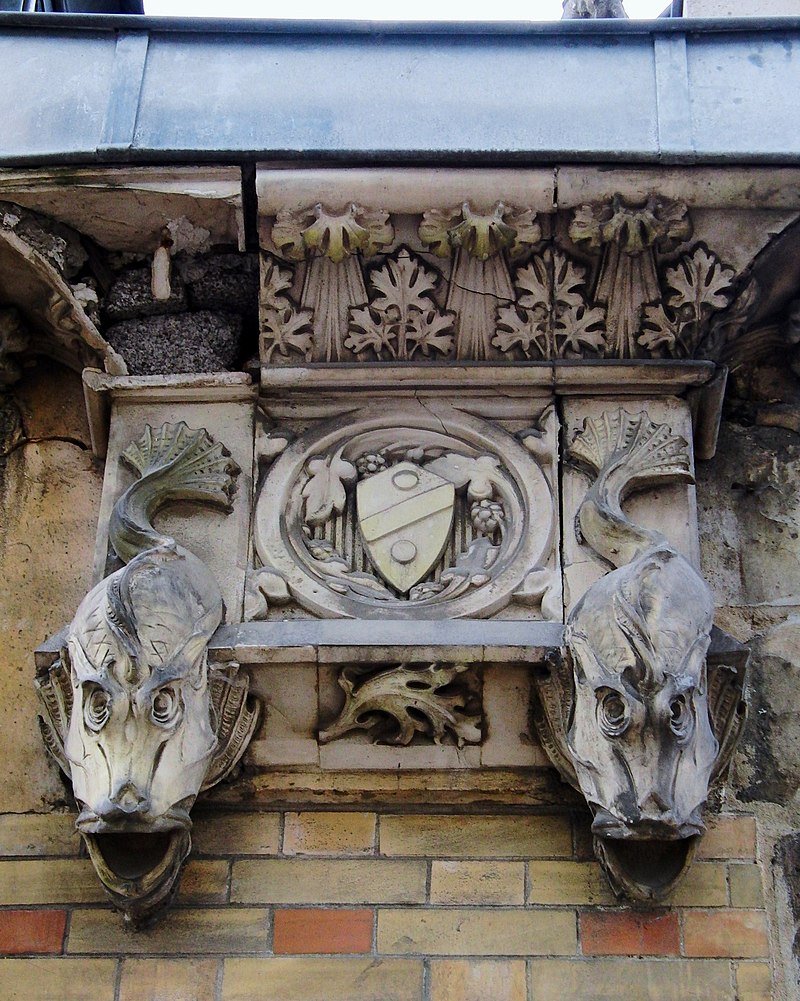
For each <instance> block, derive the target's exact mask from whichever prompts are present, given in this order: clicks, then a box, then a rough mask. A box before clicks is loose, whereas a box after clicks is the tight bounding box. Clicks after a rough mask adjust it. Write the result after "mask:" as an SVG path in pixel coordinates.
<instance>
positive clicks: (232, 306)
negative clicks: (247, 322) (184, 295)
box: [175, 254, 258, 316]
mask: <svg viewBox="0 0 800 1001" xmlns="http://www.w3.org/2000/svg"><path fill="white" fill-rule="evenodd" d="M175 266H176V269H177V271H178V273H179V274H180V275H181V277H182V278H183V280H184V281H185V282H186V286H187V291H188V295H189V304H190V306H191V308H192V309H219V310H223V311H224V312H227V313H241V315H242V316H256V314H257V313H258V255H257V254H204V255H202V256H199V257H192V258H188V259H179V260H177V261H176V262H175Z"/></svg>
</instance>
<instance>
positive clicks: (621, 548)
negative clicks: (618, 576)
mask: <svg viewBox="0 0 800 1001" xmlns="http://www.w3.org/2000/svg"><path fill="white" fill-rule="evenodd" d="M570 458H571V459H572V461H573V462H574V463H575V465H577V466H580V467H581V468H583V469H584V470H585V471H586V472H588V473H589V474H590V475H594V476H595V477H596V479H595V481H594V483H593V484H592V486H591V488H590V489H589V491H588V492H587V494H586V496H585V497H584V499H583V503H582V504H581V506H580V509H579V511H578V524H579V526H580V530H581V534H582V536H583V538H584V539H585V540H586V542H588V544H589V545H590V546H591V547H592V549H593V550H594V551H595V552H596V553H597V554H598V556H601V557H602V558H603V559H605V560H607V561H608V562H609V563H610V564H611V565H612V566H613V567H621V566H623V565H624V564H626V563H630V562H632V561H633V560H635V559H636V558H637V557H638V556H640V555H641V554H642V553H643V552H645V550H647V549H650V548H652V547H653V546H655V545H658V544H660V543H663V542H666V540H665V539H664V536H663V535H661V533H660V532H655V531H651V530H650V529H646V528H643V527H642V526H640V525H635V524H634V523H633V522H632V521H631V520H630V519H629V518H628V517H626V515H624V514H623V512H622V502H623V501H624V500H625V498H626V497H627V496H628V495H629V494H631V493H633V492H634V491H636V490H641V489H643V488H644V487H649V486H655V485H656V484H666V483H678V482H683V483H692V482H694V479H693V477H692V471H691V467H690V460H689V444H688V442H687V441H686V439H685V438H682V437H681V436H680V435H677V434H673V432H672V431H671V430H670V428H669V427H667V426H666V425H665V424H654V423H653V421H651V420H650V418H649V417H648V416H647V414H646V413H639V414H629V413H628V412H627V411H626V410H623V409H621V408H620V409H619V410H617V411H606V412H605V413H604V414H602V416H600V417H597V418H594V419H587V420H585V421H584V424H583V429H582V430H581V431H579V432H578V434H577V435H576V438H575V441H574V442H573V443H572V447H571V449H570Z"/></svg>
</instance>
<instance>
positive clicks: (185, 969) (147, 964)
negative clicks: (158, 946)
mask: <svg viewBox="0 0 800 1001" xmlns="http://www.w3.org/2000/svg"><path fill="white" fill-rule="evenodd" d="M218 970H219V960H208V959H126V960H125V961H124V962H123V964H122V976H121V978H120V982H119V1001H215V998H216V982H217V973H218Z"/></svg>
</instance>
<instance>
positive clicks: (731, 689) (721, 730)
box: [708, 655, 747, 782]
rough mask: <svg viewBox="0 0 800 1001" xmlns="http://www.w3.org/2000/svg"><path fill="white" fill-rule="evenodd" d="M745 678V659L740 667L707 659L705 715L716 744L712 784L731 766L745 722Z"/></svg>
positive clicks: (728, 661) (711, 658) (729, 662)
mask: <svg viewBox="0 0 800 1001" xmlns="http://www.w3.org/2000/svg"><path fill="white" fill-rule="evenodd" d="M746 675H747V668H746V657H745V658H742V659H740V662H739V663H734V662H732V661H730V660H725V661H722V662H719V661H718V660H717V658H716V657H714V656H712V655H709V658H708V711H709V715H710V717H711V728H712V730H713V731H714V736H715V737H716V738H717V742H718V743H719V751H718V752H717V759H716V761H715V762H714V769H713V771H712V773H711V780H710V781H711V782H716V781H717V780H718V779H719V778H720V777H721V776H722V775H723V774H724V772H725V770H726V769H727V767H728V765H729V764H730V760H731V756H732V755H733V752H734V749H735V748H736V744H737V743H738V741H739V736H740V734H741V732H742V730H743V729H744V724H745V722H746V720H747V704H746V702H745V699H744V686H745V681H746Z"/></svg>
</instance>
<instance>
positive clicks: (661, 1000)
mask: <svg viewBox="0 0 800 1001" xmlns="http://www.w3.org/2000/svg"><path fill="white" fill-rule="evenodd" d="M531 986H532V997H533V998H534V999H535V1001H545V999H550V998H563V999H564V1001H620V999H622V998H625V999H630V1001H634V999H635V1001H732V997H733V995H732V992H731V974H730V968H729V966H728V964H727V963H724V962H720V961H719V960H715V959H704V960H692V961H687V960H680V959H676V960H666V961H660V962H654V961H652V960H648V959H614V960H602V959H588V960H587V959H583V960H562V959H534V960H532V962H531Z"/></svg>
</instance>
